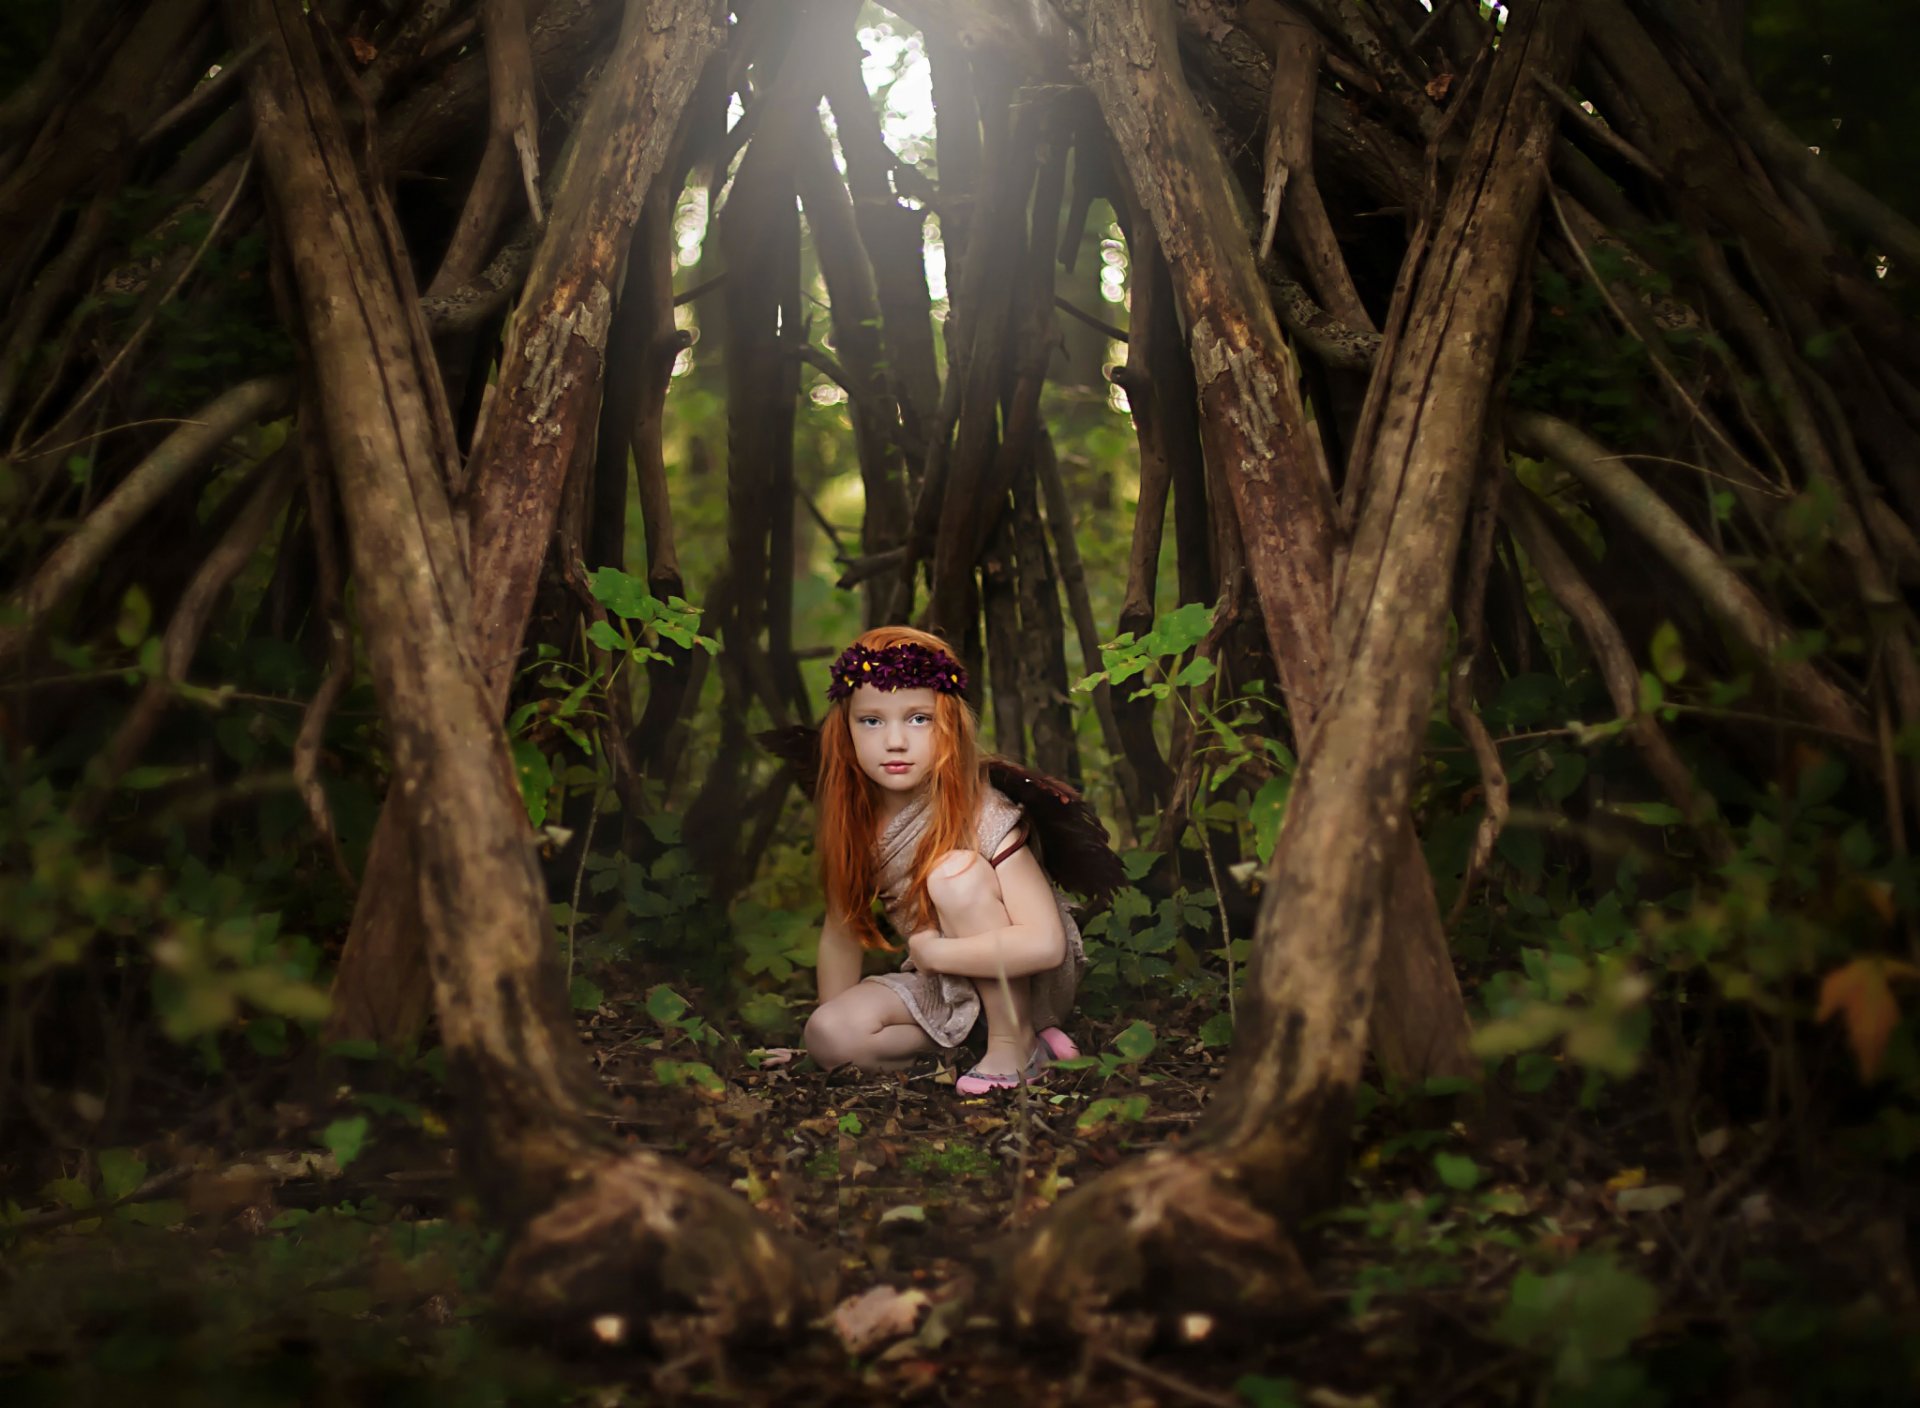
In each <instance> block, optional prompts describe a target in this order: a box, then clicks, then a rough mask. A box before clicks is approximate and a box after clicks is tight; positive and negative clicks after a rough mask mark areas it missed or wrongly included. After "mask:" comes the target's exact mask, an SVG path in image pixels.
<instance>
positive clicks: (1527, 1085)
mask: <svg viewBox="0 0 1920 1408" xmlns="http://www.w3.org/2000/svg"><path fill="white" fill-rule="evenodd" d="M1559 1069H1560V1068H1559V1067H1558V1066H1557V1065H1555V1064H1554V1060H1553V1057H1551V1056H1548V1055H1546V1054H1544V1053H1543V1052H1539V1051H1528V1052H1524V1053H1523V1054H1522V1055H1521V1056H1520V1058H1519V1059H1518V1060H1516V1061H1515V1062H1514V1063H1513V1083H1514V1084H1515V1085H1516V1086H1518V1087H1519V1088H1520V1089H1521V1090H1522V1091H1524V1092H1525V1093H1527V1094H1528V1095H1538V1094H1539V1093H1540V1092H1541V1091H1543V1090H1545V1089H1546V1088H1547V1087H1548V1086H1549V1085H1552V1084H1553V1077H1554V1075H1555V1073H1557V1072H1558V1071H1559Z"/></svg>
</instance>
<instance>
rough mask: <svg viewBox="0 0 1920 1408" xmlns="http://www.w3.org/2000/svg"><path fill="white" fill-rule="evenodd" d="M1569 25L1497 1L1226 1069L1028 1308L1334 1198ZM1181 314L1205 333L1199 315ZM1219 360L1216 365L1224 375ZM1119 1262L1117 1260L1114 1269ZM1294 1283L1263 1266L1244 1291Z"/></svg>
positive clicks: (1136, 1273)
mask: <svg viewBox="0 0 1920 1408" xmlns="http://www.w3.org/2000/svg"><path fill="white" fill-rule="evenodd" d="M1102 8H1103V7H1100V6H1098V5H1096V7H1095V12H1096V14H1098V13H1099V11H1100V10H1101V9H1102ZM1111 8H1119V6H1118V5H1117V4H1116V6H1114V7H1111ZM1161 17H1162V19H1163V20H1164V19H1166V18H1167V13H1166V12H1165V11H1162V12H1161ZM1573 25H1574V15H1573V7H1572V4H1571V3H1570V0H1536V3H1534V4H1531V5H1515V6H1514V7H1513V8H1512V10H1511V11H1510V18H1509V20H1508V25H1507V29H1506V34H1505V37H1504V39H1503V42H1502V44H1501V46H1500V49H1499V52H1498V56H1497V58H1496V59H1495V61H1494V66H1493V71H1492V74H1491V76H1490V78H1489V79H1488V87H1487V91H1486V94H1485V96H1484V97H1483V98H1482V99H1481V102H1480V104H1479V115H1478V117H1477V119H1476V121H1475V123H1474V127H1473V132H1472V136H1471V138H1470V139H1469V142H1468V146H1467V150H1466V152H1465V154H1464V155H1463V157H1462V158H1461V160H1460V163H1459V166H1458V169H1457V170H1456V172H1455V174H1454V180H1453V184H1452V190H1451V194H1450V195H1449V197H1448V200H1447V204H1446V207H1445V211H1444V213H1443V214H1442V216H1441V217H1440V219H1439V221H1438V223H1437V226H1436V231H1435V235H1434V238H1433V240H1432V242H1431V244H1430V246H1429V248H1428V251H1427V254H1426V257H1425V259H1424V261H1423V263H1422V265H1421V267H1420V269H1419V272H1418V277H1417V281H1416V283H1415V284H1414V292H1413V298H1412V303H1411V308H1410V312H1409V316H1408V319H1407V332H1406V333H1405V335H1404V337H1403V339H1402V340H1401V342H1400V344H1399V346H1398V348H1397V350H1396V352H1395V355H1394V357H1393V359H1392V361H1391V363H1390V364H1389V365H1384V366H1382V367H1381V368H1379V370H1378V371H1377V373H1376V376H1377V378H1378V379H1379V385H1381V386H1383V387H1385V388H1388V389H1387V390H1386V392H1385V400H1384V408H1383V413H1382V415H1381V417H1380V421H1379V425H1380V430H1379V433H1378V435H1377V436H1376V437H1375V440H1374V445H1373V450H1372V454H1371V459H1370V462H1369V464H1368V465H1367V466H1366V473H1367V477H1368V482H1369V484H1370V486H1371V487H1372V492H1371V494H1370V496H1369V497H1368V499H1367V502H1366V506H1365V512H1364V514H1363V516H1362V519H1361V522H1360V524H1359V530H1358V533H1357V535H1356V538H1355V545H1354V549H1353V556H1352V559H1351V561H1350V564H1349V567H1348V572H1347V575H1346V579H1345V588H1344V590H1343V594H1342V598H1341V605H1342V611H1341V614H1340V618H1339V621H1338V623H1337V625H1336V627H1335V631H1334V633H1333V638H1332V642H1331V644H1332V646H1333V648H1334V649H1335V650H1336V651H1337V656H1336V657H1335V658H1337V659H1338V660H1339V661H1340V665H1339V667H1338V672H1337V673H1334V674H1332V675H1331V676H1330V681H1331V684H1332V689H1331V692H1330V693H1329V695H1328V696H1327V697H1326V698H1325V699H1324V700H1323V701H1322V703H1321V707H1320V709H1319V710H1318V713H1317V715H1316V717H1315V720H1314V724H1313V728H1312V732H1311V734H1310V735H1309V741H1308V744H1307V747H1306V749H1305V751H1304V754H1303V757H1302V760H1301V768H1300V773H1299V776H1298V778H1297V779H1296V782H1295V785H1294V790H1293V794H1292V798H1291V801H1290V803H1289V806H1288V812H1287V818H1286V822H1285V824H1284V826H1283V828H1282V831H1281V835H1280V839H1279V843H1278V844H1277V846H1276V847H1275V850H1274V855H1273V860H1272V863H1271V864H1270V866H1269V867H1268V872H1267V880H1266V886H1265V890H1264V892H1263V894H1262V897H1261V905H1260V915H1259V920H1258V923H1257V926H1256V932H1255V941H1254V957H1253V961H1252V968H1251V971H1250V973H1249V975H1248V999H1249V1000H1248V1002H1247V1004H1246V1006H1245V1007H1243V1009H1242V1013H1243V1016H1242V1020H1241V1022H1240V1023H1239V1026H1238V1040H1237V1043H1236V1050H1235V1052H1234V1058H1233V1061H1232V1063H1231V1064H1230V1066H1229V1068H1228V1077H1227V1082H1226V1083H1225V1085H1223V1087H1222V1089H1221V1091H1220V1092H1219V1094H1218V1095H1217V1096H1216V1097H1215V1098H1214V1100H1213V1101H1212V1102H1211V1103H1210V1105H1209V1106H1208V1110H1207V1114H1206V1116H1205V1117H1204V1119H1203V1121H1202V1123H1201V1125H1200V1126H1199V1128H1197V1129H1196V1131H1195V1133H1194V1137H1193V1139H1192V1141H1191V1142H1190V1143H1189V1144H1188V1145H1187V1146H1186V1147H1185V1149H1184V1150H1183V1151H1182V1153H1181V1154H1179V1155H1174V1156H1169V1157H1161V1158H1158V1159H1152V1160H1143V1161H1141V1162H1140V1163H1138V1164H1135V1165H1132V1166H1130V1167H1129V1168H1127V1169H1123V1170H1120V1171H1118V1172H1116V1173H1114V1174H1112V1175H1109V1176H1108V1177H1107V1178H1105V1179H1102V1180H1101V1181H1100V1182H1099V1183H1097V1184H1095V1185H1094V1186H1093V1187H1092V1188H1090V1189H1088V1190H1086V1191H1085V1192H1083V1193H1079V1194H1076V1195H1075V1196H1074V1197H1073V1198H1072V1199H1070V1200H1069V1201H1068V1202H1067V1203H1064V1204H1062V1205H1061V1206H1060V1208H1059V1209H1057V1210H1056V1212H1055V1214H1054V1215H1053V1216H1052V1217H1051V1218H1049V1219H1048V1220H1047V1222H1045V1223H1043V1224H1042V1227H1041V1230H1040V1231H1039V1232H1038V1233H1037V1234H1036V1235H1035V1236H1034V1237H1033V1238H1032V1239H1031V1240H1030V1241H1029V1242H1028V1243H1027V1244H1026V1245H1025V1246H1024V1247H1023V1248H1022V1249H1021V1250H1020V1252H1019V1253H1018V1254H1017V1255H1016V1257H1015V1260H1014V1263H1013V1266H1012V1268H1011V1276H1010V1278H1009V1279H1010V1283H1011V1284H1012V1285H1014V1286H1015V1287H1016V1288H1017V1289H1016V1290H1015V1291H1014V1292H1013V1295H1014V1298H1015V1309H1016V1313H1017V1314H1019V1315H1020V1317H1021V1318H1022V1319H1023V1320H1026V1321H1028V1322H1040V1321H1052V1322H1056V1323H1057V1322H1059V1321H1061V1320H1065V1321H1067V1322H1068V1323H1072V1321H1073V1320H1074V1318H1075V1316H1076V1312H1081V1313H1084V1312H1085V1311H1086V1310H1087V1309H1089V1308H1090V1307H1092V1306H1094V1305H1097V1304H1099V1303H1101V1302H1103V1301H1104V1300H1105V1299H1106V1298H1107V1297H1110V1296H1113V1295H1115V1294H1125V1293H1126V1292H1128V1291H1132V1290H1144V1289H1146V1288H1147V1283H1146V1282H1145V1281H1144V1279H1143V1278H1144V1276H1146V1275H1149V1274H1154V1275H1164V1274H1165V1268H1166V1266H1167V1264H1168V1263H1169V1262H1171V1263H1172V1264H1173V1265H1175V1266H1183V1267H1185V1268H1188V1269H1190V1270H1196V1271H1197V1270H1198V1269H1199V1268H1200V1267H1201V1266H1204V1265H1205V1264H1206V1263H1205V1257H1206V1253H1203V1252H1200V1251H1199V1250H1197V1248H1198V1247H1199V1246H1200V1245H1203V1244H1204V1245H1207V1246H1210V1247H1212V1248H1214V1249H1215V1251H1214V1254H1215V1255H1221V1254H1223V1253H1224V1252H1225V1251H1231V1250H1233V1249H1236V1248H1240V1247H1244V1246H1245V1245H1247V1244H1248V1243H1249V1241H1250V1240H1257V1241H1264V1242H1266V1243H1273V1242H1276V1241H1279V1240H1280V1239H1281V1238H1282V1237H1283V1236H1284V1233H1283V1232H1282V1230H1281V1229H1282V1228H1284V1227H1286V1226H1287V1225H1289V1224H1291V1223H1292V1222H1293V1221H1294V1220H1296V1219H1297V1218H1299V1217H1300V1216H1302V1215H1303V1214H1306V1213H1309V1212H1312V1211H1314V1210H1317V1209H1318V1208H1321V1207H1324V1206H1326V1205H1327V1203H1328V1202H1329V1201H1331V1200H1332V1199H1333V1198H1334V1197H1336V1196H1337V1194H1338V1190H1339V1185H1340V1181H1341V1173H1342V1171H1343V1169H1344V1166H1345V1158H1346V1141H1347V1137H1348V1127H1349V1121H1350V1117H1351V1101H1352V1092H1353V1087H1354V1084H1355V1082H1356V1081H1357V1080H1358V1078H1359V1074H1360V1065H1361V1060H1362V1057H1363V1055H1364V1052H1365V1048H1366V1041H1367V1037H1368V1030H1369V1026H1370V1023H1371V1018H1372V1005H1373V995H1374V989H1375V983H1376V969H1377V968H1378V959H1379V956H1380V951H1381V945H1382V937H1383V932H1384V929H1385V926H1386V923H1387V917H1388V905H1387V904H1386V903H1384V902H1383V896H1384V895H1385V893H1386V881H1387V878H1388V876H1387V872H1388V870H1389V868H1390V867H1393V866H1394V865H1395V864H1396V862H1397V861H1398V860H1399V859H1400V856H1401V855H1402V854H1403V853H1402V852H1401V851H1400V850H1399V846H1398V837H1399V835H1400V834H1403V833H1404V832H1405V831H1406V830H1407V822H1406V806H1407V798H1408V794H1409V791H1410V788H1411V785H1412V778H1413V772H1414V765H1415V762H1416V760H1417V758H1418V756H1419V749H1420V741H1421V736H1422V730H1423V728H1424V724H1425V720H1426V717H1427V712H1428V710H1429V708H1430V706H1431V703H1432V698H1433V686H1434V682H1435V679H1436V677H1437V675H1438V672H1439V668H1440V663H1441V659H1442V657H1443V654H1444V652H1445V650H1446V644H1447V630H1446V617H1447V605H1448V601H1449V597H1450V592H1449V585H1450V582H1451V578H1452V574H1453V562H1454V556H1455V553H1456V551H1457V549H1458V546H1459V540H1460V533H1461V528H1462V525H1463V523H1464V520H1465V516H1466V508H1467V501H1468V498H1469V495H1470V490H1471V485H1472V478H1473V471H1474V469H1475V467H1476V466H1477V465H1478V464H1479V463H1480V462H1481V458H1482V450H1481V445H1480V437H1481V432H1482V428H1483V426H1484V422H1485V415H1486V406H1487V398H1488V395H1489V393H1490V391H1491V388H1492V384H1493V378H1494V373H1495V359H1494V357H1493V356H1492V355H1490V354H1491V351H1492V349H1494V348H1496V347H1497V346H1498V345H1499V343H1500V340H1501V335H1502V332H1503V330H1504V328H1505V325H1506V320H1507V314H1508V304H1509V301H1510V298H1511V295H1512V291H1513V287H1514V284H1515V281H1516V278H1517V275H1518V272H1519V270H1520V268H1521V267H1522V265H1523V264H1524V262H1525V252H1526V250H1527V248H1528V243H1529V240H1530V237H1531V233H1532V223H1533V216H1534V210H1535V206H1536V204H1537V202H1538V199H1539V194H1540V188H1541V182H1542V178H1543V176H1544V172H1545V163H1546V155H1547V151H1548V147H1549V144H1550V140H1551V136H1552V110H1551V109H1550V108H1549V106H1548V100H1547V99H1546V98H1545V97H1544V95H1542V93H1541V92H1540V90H1539V88H1538V87H1537V86H1536V84H1535V83H1534V82H1533V80H1532V77H1531V74H1532V72H1533V71H1535V70H1537V71H1539V72H1541V73H1544V74H1547V75H1550V76H1553V75H1559V74H1562V73H1564V72H1565V70H1566V67H1567V64H1568V61H1569V59H1570V50H1571V47H1572V40H1571V32H1572V29H1573ZM1103 37H1108V38H1111V36H1110V35H1109V36H1103V35H1102V34H1101V31H1100V30H1099V28H1098V26H1097V25H1096V26H1095V28H1094V30H1093V33H1092V34H1091V35H1090V38H1091V39H1092V40H1093V41H1094V63H1095V66H1096V74H1097V75H1098V74H1099V73H1100V65H1101V62H1102V59H1101V40H1102V38H1103ZM1146 38H1147V36H1146V35H1145V33H1144V32H1143V31H1140V30H1137V29H1136V30H1134V31H1132V32H1131V33H1128V34H1125V35H1123V36H1122V42H1123V43H1126V44H1129V45H1130V46H1131V48H1130V49H1129V50H1128V51H1127V52H1130V53H1131V54H1132V56H1133V58H1134V60H1135V61H1136V62H1142V61H1143V60H1142V50H1141V49H1140V47H1139V45H1140V43H1141V42H1142V40H1144V39H1146ZM1149 42H1150V41H1149ZM1114 57H1118V55H1117V54H1116V55H1115V56H1114ZM1109 72H1111V70H1109ZM1099 81H1100V80H1099V78H1098V77H1097V78H1096V82H1097V83H1098V82H1099ZM1103 96H1104V93H1103ZM1123 145H1124V143H1123ZM1194 327H1195V332H1196V336H1197V335H1198V333H1199V331H1200V329H1201V327H1202V323H1201V321H1200V319H1199V318H1195V319H1194ZM1234 364H1235V363H1234V359H1232V358H1222V359H1221V362H1220V365H1221V367H1222V374H1225V372H1226V371H1227V369H1229V368H1231V367H1232V366H1233V365H1234ZM1202 365H1203V366H1204V365H1205V363H1204V362H1203V363H1202ZM1203 395H1204V392H1203ZM1243 423H1247V424H1251V423H1252V422H1251V421H1250V419H1248V418H1246V417H1244V416H1243ZM1252 552H1253V550H1252V548H1251V547H1250V548H1249V554H1250V556H1251V555H1252ZM1282 668H1283V670H1285V669H1287V668H1289V667H1288V664H1287V662H1286V661H1285V660H1284V659H1283V661H1282ZM1176 1187H1177V1188H1178V1189H1179V1190H1180V1192H1179V1195H1178V1196H1177V1197H1174V1196H1170V1193H1171V1191H1172V1190H1173V1189H1175V1188H1176ZM1122 1225H1123V1226H1125V1227H1126V1229H1127V1232H1126V1236H1125V1237H1124V1238H1117V1237H1116V1231H1117V1226H1122ZM1116 1241H1120V1242H1122V1243H1123V1244H1124V1250H1121V1251H1116V1249H1115V1246H1114V1244H1115V1242H1116ZM1116 1262H1119V1264H1120V1265H1121V1266H1123V1267H1125V1268H1126V1272H1125V1274H1122V1275H1120V1276H1119V1277H1118V1278H1117V1281H1118V1284H1116V1276H1115V1265H1116ZM1277 1264H1279V1265H1281V1266H1283V1267H1284V1266H1288V1265H1290V1263H1287V1262H1285V1261H1282V1262H1280V1263H1277ZM1294 1264H1295V1265H1297V1263H1294ZM1095 1269H1097V1270H1098V1271H1099V1273H1100V1275H1099V1279H1093V1278H1092V1277H1091V1276H1090V1275H1089V1272H1090V1271H1092V1270H1095ZM1183 1284H1191V1280H1184V1281H1183ZM1299 1290H1300V1285H1299V1283H1298V1282H1297V1281H1287V1280H1277V1279H1276V1278H1275V1276H1274V1275H1273V1273H1272V1272H1271V1270H1270V1269H1269V1270H1268V1271H1267V1273H1266V1275H1265V1278H1264V1279H1262V1280H1258V1281H1255V1282H1252V1283H1250V1284H1249V1285H1248V1287H1247V1288H1246V1294H1247V1296H1248V1297H1249V1298H1254V1297H1271V1296H1273V1295H1274V1294H1276V1293H1279V1294H1282V1295H1283V1296H1284V1295H1285V1294H1289V1293H1295V1294H1297V1293H1298V1292H1299Z"/></svg>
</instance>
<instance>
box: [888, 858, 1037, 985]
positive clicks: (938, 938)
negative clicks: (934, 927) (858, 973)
mask: <svg viewBox="0 0 1920 1408" xmlns="http://www.w3.org/2000/svg"><path fill="white" fill-rule="evenodd" d="M995 874H996V875H997V877H998V879H999V881H1000V898H1001V900H1002V901H1003V902H1004V903H1005V905H1006V907H1007V918H1008V919H1009V920H1011V921H1012V922H1011V923H1010V924H1009V925H1008V926H1007V927H1006V928H1004V929H990V930H988V931H987V932H986V933H984V934H970V935H968V936H966V937H965V938H952V937H948V936H945V935H941V934H933V933H920V934H916V935H914V936H913V938H912V939H910V940H909V941H908V948H909V950H910V951H911V953H912V955H913V961H914V965H915V966H916V967H919V968H924V969H926V970H927V971H929V972H934V973H951V974H953V975H954V976H955V977H956V978H998V977H1000V976H1002V975H1003V974H1004V975H1005V976H1006V977H1009V978H1024V977H1028V976H1029V975H1031V974H1034V973H1045V972H1047V971H1048V970H1049V969H1053V968H1058V967H1059V966H1060V962H1061V960H1062V959H1064V958H1065V957H1066V956H1067V933H1066V930H1065V928H1064V927H1062V925H1061V923H1060V907H1059V906H1058V905H1057V904H1055V903H1054V898H1053V882H1052V881H1050V880H1048V879H1047V872H1046V871H1044V870H1042V869H1041V868H1040V862H1039V861H1037V860H1036V859H1034V855H1033V852H1032V851H1031V850H1020V851H1015V852H1014V853H1013V854H1012V855H1011V856H1008V857H1007V859H1006V860H1004V861H1002V862H1001V864H1000V868H999V870H998V871H996V872H995Z"/></svg>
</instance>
